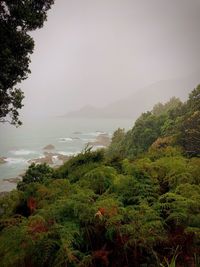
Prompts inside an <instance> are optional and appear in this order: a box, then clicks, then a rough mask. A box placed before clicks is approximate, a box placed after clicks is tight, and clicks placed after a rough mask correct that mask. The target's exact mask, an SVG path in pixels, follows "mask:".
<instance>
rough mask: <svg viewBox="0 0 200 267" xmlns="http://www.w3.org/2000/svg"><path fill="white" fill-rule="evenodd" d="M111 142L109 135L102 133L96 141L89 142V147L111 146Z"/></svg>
mask: <svg viewBox="0 0 200 267" xmlns="http://www.w3.org/2000/svg"><path fill="white" fill-rule="evenodd" d="M110 142H111V140H110V137H109V135H108V134H106V133H102V134H99V135H98V136H97V138H96V140H95V141H93V142H89V143H88V145H90V146H105V147H107V146H109V144H110Z"/></svg>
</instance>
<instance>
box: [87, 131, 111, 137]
mask: <svg viewBox="0 0 200 267" xmlns="http://www.w3.org/2000/svg"><path fill="white" fill-rule="evenodd" d="M100 134H107V133H106V132H101V131H96V132H90V133H84V134H82V135H90V136H98V135H100Z"/></svg>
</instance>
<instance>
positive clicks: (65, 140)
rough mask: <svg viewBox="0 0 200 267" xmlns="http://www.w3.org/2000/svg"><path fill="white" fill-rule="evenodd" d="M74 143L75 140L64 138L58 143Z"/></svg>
mask: <svg viewBox="0 0 200 267" xmlns="http://www.w3.org/2000/svg"><path fill="white" fill-rule="evenodd" d="M72 141H73V138H71V137H62V138H59V140H58V142H60V143H65V142H72Z"/></svg>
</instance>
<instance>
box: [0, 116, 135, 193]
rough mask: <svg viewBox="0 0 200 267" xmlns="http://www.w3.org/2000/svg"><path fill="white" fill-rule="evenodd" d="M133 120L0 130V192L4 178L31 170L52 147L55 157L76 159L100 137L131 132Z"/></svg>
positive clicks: (48, 122)
mask: <svg viewBox="0 0 200 267" xmlns="http://www.w3.org/2000/svg"><path fill="white" fill-rule="evenodd" d="M132 125H133V121H132V120H130V119H123V120H122V119H121V120H119V119H98V120H97V119H78V118H76V119H70V118H67V119H65V118H52V119H45V120H33V121H28V122H24V125H23V126H22V127H20V128H17V129H16V128H14V127H12V126H8V125H3V126H2V125H1V127H0V135H1V139H0V156H1V157H5V158H6V163H4V164H1V165H0V191H3V189H4V187H5V182H3V181H2V180H3V179H5V178H15V177H16V176H18V175H20V174H22V173H23V172H24V171H25V170H26V169H27V167H28V165H29V164H28V160H30V159H36V158H40V157H43V156H44V155H43V153H44V149H43V148H44V147H45V146H46V145H49V144H52V145H53V146H54V147H55V149H54V150H53V152H54V153H59V154H62V155H69V156H71V155H73V154H76V153H78V152H80V151H82V150H83V149H84V148H85V146H86V144H87V143H88V142H91V141H94V140H95V138H96V137H97V136H98V135H99V134H101V133H107V134H109V135H110V136H111V135H112V133H113V132H114V131H115V130H116V129H117V128H118V127H122V128H125V129H127V130H128V129H129V128H130V127H131V126H132Z"/></svg>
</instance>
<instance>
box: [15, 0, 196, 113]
mask: <svg viewBox="0 0 200 267" xmlns="http://www.w3.org/2000/svg"><path fill="white" fill-rule="evenodd" d="M31 35H32V36H33V38H34V40H35V49H34V53H33V54H32V55H31V64H30V69H31V72H32V73H31V74H30V75H29V77H28V79H27V80H25V81H24V82H23V83H22V84H21V85H20V86H21V88H22V90H23V91H24V92H25V97H26V98H25V100H24V104H25V107H24V108H23V111H22V116H23V117H25V118H29V117H33V116H35V117H37V116H43V117H45V116H57V115H62V114H65V113H67V112H68V111H71V110H76V109H79V108H81V107H82V106H84V105H87V104H90V105H94V106H96V107H103V106H105V105H107V104H108V103H111V102H114V101H116V100H118V99H121V98H123V97H127V96H128V95H129V94H133V93H134V92H136V91H138V90H139V89H140V88H143V87H145V86H148V85H150V84H152V83H155V82H157V81H160V80H170V79H177V78H180V77H185V76H187V75H190V74H191V73H193V72H195V71H198V70H200V50H199V44H200V0H168V1H166V0H55V4H54V5H53V6H52V9H51V10H50V11H49V12H48V20H47V22H45V24H44V27H43V28H42V29H39V30H36V31H35V32H32V33H31Z"/></svg>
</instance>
